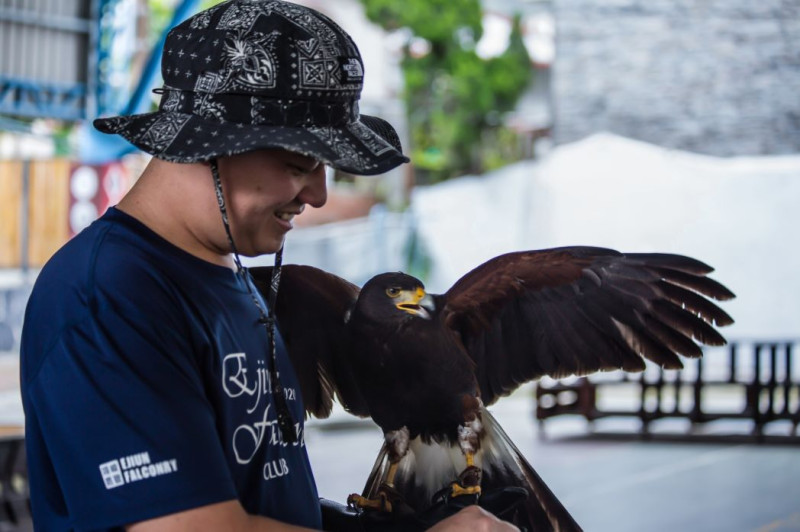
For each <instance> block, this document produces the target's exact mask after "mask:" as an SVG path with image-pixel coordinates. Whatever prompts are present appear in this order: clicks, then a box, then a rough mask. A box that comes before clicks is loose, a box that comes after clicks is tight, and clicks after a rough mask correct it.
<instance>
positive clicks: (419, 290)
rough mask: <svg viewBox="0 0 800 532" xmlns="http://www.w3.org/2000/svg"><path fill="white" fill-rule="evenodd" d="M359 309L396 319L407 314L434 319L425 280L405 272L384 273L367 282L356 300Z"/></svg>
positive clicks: (385, 317) (374, 315) (380, 316)
mask: <svg viewBox="0 0 800 532" xmlns="http://www.w3.org/2000/svg"><path fill="white" fill-rule="evenodd" d="M356 308H357V309H358V312H360V313H362V314H365V315H367V316H369V317H371V318H373V319H377V320H384V319H397V318H400V317H407V316H408V315H411V316H414V317H418V318H424V319H426V320H429V319H431V312H432V311H433V310H434V303H433V298H432V297H431V296H429V295H428V294H426V293H425V287H424V286H423V284H422V281H420V280H419V279H416V278H414V277H411V276H410V275H406V274H404V273H400V272H397V273H382V274H380V275H376V276H375V277H373V278H372V279H370V280H369V281H367V283H366V284H365V285H364V287H363V288H362V289H361V293H360V294H359V296H358V303H357V304H356Z"/></svg>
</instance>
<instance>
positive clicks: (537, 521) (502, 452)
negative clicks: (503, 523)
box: [481, 409, 583, 532]
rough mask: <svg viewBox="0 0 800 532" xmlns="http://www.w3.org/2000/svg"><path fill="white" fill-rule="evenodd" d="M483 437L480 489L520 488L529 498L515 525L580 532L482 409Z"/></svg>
mask: <svg viewBox="0 0 800 532" xmlns="http://www.w3.org/2000/svg"><path fill="white" fill-rule="evenodd" d="M481 416H482V418H483V425H484V429H485V431H486V438H485V439H484V441H483V442H482V443H481V446H482V448H483V451H484V456H483V462H484V463H483V474H484V477H483V489H484V491H490V490H492V489H495V488H501V487H506V486H521V487H524V488H526V489H527V490H528V492H529V493H530V495H529V496H528V499H527V501H526V502H525V509H526V510H527V515H519V514H521V512H518V515H517V519H516V520H515V524H516V525H517V526H520V527H525V528H527V529H528V530H535V531H537V532H538V531H539V530H552V531H554V532H580V531H582V530H583V529H582V528H581V527H580V525H578V523H577V522H575V519H573V518H572V516H571V515H570V513H569V512H568V511H567V509H566V508H565V507H564V505H562V504H561V501H559V500H558V498H557V497H556V496H555V495H554V494H553V492H552V491H551V490H550V488H549V487H547V484H545V482H544V480H542V478H541V477H540V476H539V474H538V473H537V472H536V471H535V470H534V469H533V466H531V465H530V464H529V463H528V461H527V460H526V459H525V457H524V456H523V455H522V453H521V452H520V451H519V449H518V448H517V446H516V445H514V442H512V441H511V438H509V437H508V435H507V434H506V433H505V431H504V430H503V428H502V427H501V426H500V424H499V423H498V422H497V420H495V419H494V417H493V416H492V415H491V414H490V413H489V412H488V411H487V410H486V409H484V410H483V412H482V413H481Z"/></svg>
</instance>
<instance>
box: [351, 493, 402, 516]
mask: <svg viewBox="0 0 800 532" xmlns="http://www.w3.org/2000/svg"><path fill="white" fill-rule="evenodd" d="M347 506H349V507H351V508H361V509H365V508H371V509H373V510H377V511H379V512H386V513H391V512H392V502H391V501H390V500H389V498H388V497H387V496H386V494H385V493H383V492H381V493H378V498H377V499H367V498H366V497H362V496H361V495H358V494H356V493H353V494H351V495H349V496H348V497H347Z"/></svg>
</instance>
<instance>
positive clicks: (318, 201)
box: [297, 164, 328, 208]
mask: <svg viewBox="0 0 800 532" xmlns="http://www.w3.org/2000/svg"><path fill="white" fill-rule="evenodd" d="M297 198H298V199H299V200H300V201H301V202H302V203H305V204H307V205H311V206H312V207H317V208H319V207H322V206H323V205H325V202H326V201H328V183H327V180H326V167H325V165H324V164H320V165H318V166H317V167H316V168H315V169H314V170H313V171H311V172H309V174H308V175H307V176H306V180H305V183H304V185H303V188H302V190H300V193H299V194H298V195H297Z"/></svg>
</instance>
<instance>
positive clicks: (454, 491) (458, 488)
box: [450, 482, 481, 497]
mask: <svg viewBox="0 0 800 532" xmlns="http://www.w3.org/2000/svg"><path fill="white" fill-rule="evenodd" d="M480 494H481V487H480V486H469V487H465V486H462V485H461V484H459V483H458V482H453V483H452V484H451V485H450V497H460V496H462V495H480Z"/></svg>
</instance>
